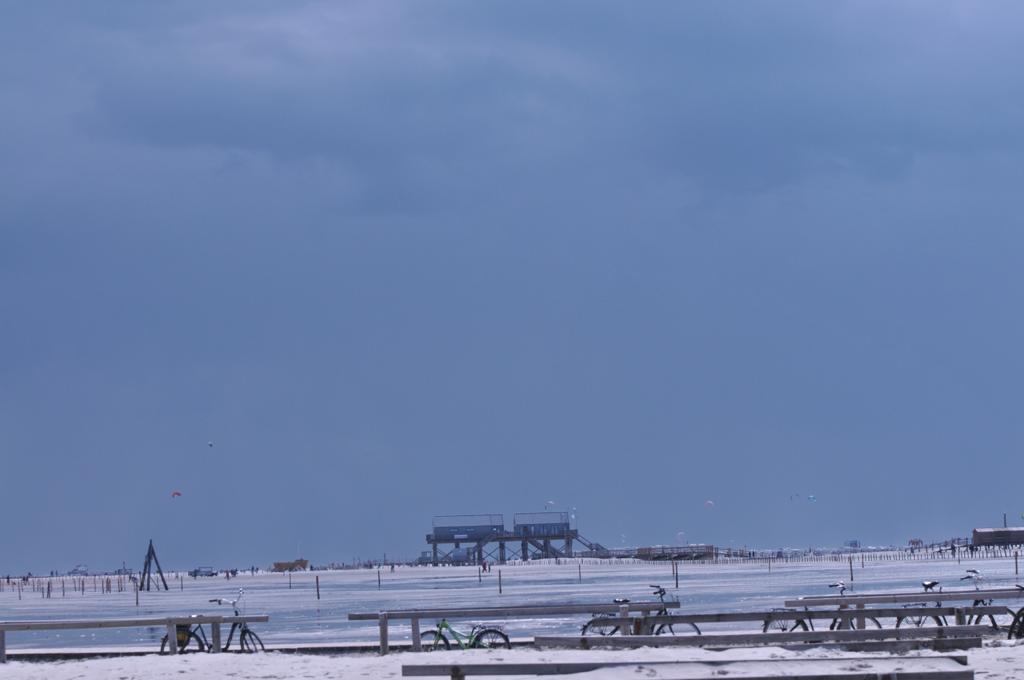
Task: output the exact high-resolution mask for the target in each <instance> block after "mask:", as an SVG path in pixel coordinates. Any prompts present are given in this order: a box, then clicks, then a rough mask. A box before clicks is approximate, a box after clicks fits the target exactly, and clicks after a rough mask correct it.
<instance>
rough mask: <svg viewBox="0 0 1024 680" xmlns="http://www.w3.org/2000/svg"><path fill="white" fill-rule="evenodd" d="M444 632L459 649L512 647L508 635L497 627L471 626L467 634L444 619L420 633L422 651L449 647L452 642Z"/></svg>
mask: <svg viewBox="0 0 1024 680" xmlns="http://www.w3.org/2000/svg"><path fill="white" fill-rule="evenodd" d="M445 632H447V633H448V636H451V639H452V640H454V641H455V643H456V644H457V645H458V646H459V648H460V649H492V648H505V649H512V643H511V642H509V641H508V636H507V635H505V633H503V632H502V631H501V630H499V629H497V628H493V627H488V626H473V628H472V629H471V630H470V631H469V634H468V635H467V634H465V633H460V632H459V631H457V630H455V629H454V628H452V626H451V624H450V623H448V621H447V620H446V619H441V620H440V621H438V622H437V628H434V629H432V630H425V631H423V632H422V633H421V634H420V647H421V648H422V649H423V651H424V652H433V651H436V650H441V649H451V648H452V643H451V642H449V640H448V636H446V635H445Z"/></svg>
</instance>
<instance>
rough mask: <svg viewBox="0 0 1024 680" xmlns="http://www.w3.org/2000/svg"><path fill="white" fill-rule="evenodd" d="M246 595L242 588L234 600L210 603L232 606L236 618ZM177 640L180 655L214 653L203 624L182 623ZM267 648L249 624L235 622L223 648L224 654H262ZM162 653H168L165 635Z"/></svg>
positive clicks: (162, 641) (221, 599) (217, 599)
mask: <svg viewBox="0 0 1024 680" xmlns="http://www.w3.org/2000/svg"><path fill="white" fill-rule="evenodd" d="M244 594H245V590H243V589H242V588H239V589H238V597H236V598H235V599H234V600H228V599H225V598H223V597H216V598H214V599H212V600H210V602H213V603H215V604H221V605H224V604H226V605H230V606H231V608H232V609H233V610H234V612H235V616H241V614H240V613H239V612H238V603H239V602H241V601H242V596H243V595H244ZM193 617H198V614H193ZM236 632H237V633H238V643H237V646H236V648H235V649H231V642H232V641H233V640H234V639H235V633H236ZM175 638H176V642H177V643H178V653H179V654H188V653H189V652H210V651H213V644H212V643H211V642H210V640H209V638H207V637H206V631H205V630H204V629H203V626H202V624H199V623H182V624H178V625H177V626H175ZM265 649H266V648H265V647H264V646H263V641H262V640H260V636H259V635H257V634H256V633H254V632H253V630H252V629H251V628H249V624H247V623H245V622H244V621H243V622H241V623H238V622H235V623H232V624H231V630H230V631H229V632H228V639H227V642H226V643H225V644H224V646H223V647H221V650H220V651H222V652H232V651H235V652H241V653H251V652H262V651H264V650H265ZM160 653H161V654H166V653H167V636H166V635H164V637H163V639H162V640H161V641H160Z"/></svg>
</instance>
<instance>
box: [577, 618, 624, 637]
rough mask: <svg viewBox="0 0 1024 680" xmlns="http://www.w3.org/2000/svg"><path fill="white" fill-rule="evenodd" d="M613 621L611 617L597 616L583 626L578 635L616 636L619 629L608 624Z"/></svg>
mask: <svg viewBox="0 0 1024 680" xmlns="http://www.w3.org/2000/svg"><path fill="white" fill-rule="evenodd" d="M614 619H615V617H613V616H598V617H595V618H593V619H590V620H589V621H587V622H586V623H584V624H583V628H581V629H580V635H616V634H617V633H618V632H619V627H618V626H616V625H612V624H611V623H610V621H612V620H614Z"/></svg>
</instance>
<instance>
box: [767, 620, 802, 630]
mask: <svg viewBox="0 0 1024 680" xmlns="http://www.w3.org/2000/svg"><path fill="white" fill-rule="evenodd" d="M786 621H787V619H775V620H774V621H773V620H772V619H768V620H767V621H765V622H764V625H763V626H762V627H761V632H762V633H767V632H768V631H769V629H771V628H772V624H775V626H774V628H775V629H777V630H778V631H779V632H780V633H792V632H793V631H795V630H797V629H799V630H803V631H809V630H810V628H808V627H807V622H806V621H804V620H803V619H796V620H795V621H794V622H793V626H792V627H790V626H789V625H788V624H787V623H786Z"/></svg>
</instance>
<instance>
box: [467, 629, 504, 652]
mask: <svg viewBox="0 0 1024 680" xmlns="http://www.w3.org/2000/svg"><path fill="white" fill-rule="evenodd" d="M470 647H479V648H481V649H491V648H498V647H500V648H503V649H512V643H511V642H509V641H508V636H507V635H505V634H504V633H502V632H501V631H500V630H498V629H497V628H484V629H483V630H481V631H480V632H478V633H477V634H476V636H475V637H474V638H473V643H472V644H471V645H470Z"/></svg>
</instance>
